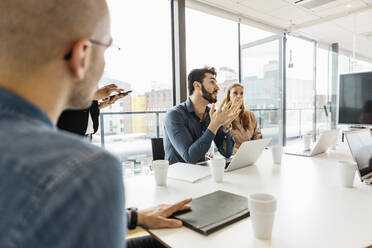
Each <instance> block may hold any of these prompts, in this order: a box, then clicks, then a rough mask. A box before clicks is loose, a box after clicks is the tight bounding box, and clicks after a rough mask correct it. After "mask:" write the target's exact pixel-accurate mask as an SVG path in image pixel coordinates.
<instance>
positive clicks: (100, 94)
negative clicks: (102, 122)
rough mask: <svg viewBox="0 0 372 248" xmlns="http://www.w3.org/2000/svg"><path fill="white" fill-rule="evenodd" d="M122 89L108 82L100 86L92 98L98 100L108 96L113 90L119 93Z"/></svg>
mask: <svg viewBox="0 0 372 248" xmlns="http://www.w3.org/2000/svg"><path fill="white" fill-rule="evenodd" d="M123 91H124V90H123V89H119V88H118V86H117V85H116V84H109V85H106V86H104V87H102V88H99V89H98V90H97V91H96V93H95V94H94V97H93V99H94V100H96V101H98V100H101V99H105V98H107V97H109V96H110V95H111V94H112V93H113V92H117V93H121V92H123Z"/></svg>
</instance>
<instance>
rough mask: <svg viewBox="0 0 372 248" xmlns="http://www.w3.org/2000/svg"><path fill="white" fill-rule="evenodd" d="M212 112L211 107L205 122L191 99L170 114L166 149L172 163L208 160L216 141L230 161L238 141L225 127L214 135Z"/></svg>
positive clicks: (167, 124)
mask: <svg viewBox="0 0 372 248" xmlns="http://www.w3.org/2000/svg"><path fill="white" fill-rule="evenodd" d="M209 111H210V109H209V108H208V107H207V108H206V110H205V113H204V118H203V120H202V121H201V120H200V118H199V117H198V116H197V115H196V113H195V110H194V107H193V106H192V103H191V100H190V98H188V99H187V101H186V102H183V103H181V104H179V105H178V106H175V107H173V108H172V109H170V110H169V111H168V112H167V114H166V116H165V120H164V150H165V159H167V160H169V163H170V164H174V163H177V162H187V163H192V164H194V163H196V162H199V161H204V160H205V154H206V153H207V152H208V150H209V148H210V147H211V144H212V141H213V140H214V143H215V144H216V146H217V148H218V151H219V152H220V153H221V154H222V155H223V156H225V157H226V158H228V157H230V156H231V155H232V153H233V151H234V144H235V142H234V139H233V137H232V135H231V132H228V133H225V132H224V131H223V130H222V127H221V128H220V129H219V130H218V131H217V134H216V135H214V134H213V132H212V131H211V130H209V129H208V126H209V123H210V121H211V120H210V117H209Z"/></svg>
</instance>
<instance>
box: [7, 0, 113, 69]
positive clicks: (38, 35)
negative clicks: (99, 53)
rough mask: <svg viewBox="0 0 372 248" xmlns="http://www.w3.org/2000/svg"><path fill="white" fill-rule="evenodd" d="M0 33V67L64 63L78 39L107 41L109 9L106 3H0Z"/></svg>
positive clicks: (15, 0) (62, 0) (90, 0)
mask: <svg viewBox="0 0 372 248" xmlns="http://www.w3.org/2000/svg"><path fill="white" fill-rule="evenodd" d="M0 30H1V39H0V65H4V64H5V65H9V66H12V65H19V66H22V65H24V66H25V67H26V68H30V67H31V66H32V67H34V66H39V65H42V64H46V63H48V62H50V61H52V60H55V59H63V56H64V54H65V53H67V52H68V51H69V49H71V47H72V46H73V44H74V42H76V41H78V40H80V39H83V38H87V39H90V38H91V39H96V40H102V39H104V38H105V37H106V39H107V36H108V35H109V14H108V8H107V5H106V1H105V0H1V1H0ZM18 69H19V68H18Z"/></svg>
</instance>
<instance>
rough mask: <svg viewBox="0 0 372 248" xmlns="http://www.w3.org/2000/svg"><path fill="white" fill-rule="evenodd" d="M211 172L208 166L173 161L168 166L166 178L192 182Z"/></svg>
mask: <svg viewBox="0 0 372 248" xmlns="http://www.w3.org/2000/svg"><path fill="white" fill-rule="evenodd" d="M210 174H211V172H210V169H209V167H208V166H201V165H195V164H187V163H175V164H172V165H170V166H169V169H168V178H172V179H177V180H182V181H186V182H190V183H194V182H196V181H198V180H200V179H202V178H205V177H208V176H209V175H210Z"/></svg>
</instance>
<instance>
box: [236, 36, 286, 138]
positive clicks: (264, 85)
mask: <svg viewBox="0 0 372 248" xmlns="http://www.w3.org/2000/svg"><path fill="white" fill-rule="evenodd" d="M241 47H242V84H243V86H244V103H245V106H246V107H247V109H249V110H251V111H253V112H254V113H255V116H256V119H257V122H258V124H259V127H260V129H261V131H262V135H263V136H264V138H272V141H271V144H272V145H274V144H282V137H283V133H282V128H283V119H282V116H283V109H282V37H281V36H271V37H268V38H265V39H260V40H257V41H253V42H249V43H242V45H241Z"/></svg>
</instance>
